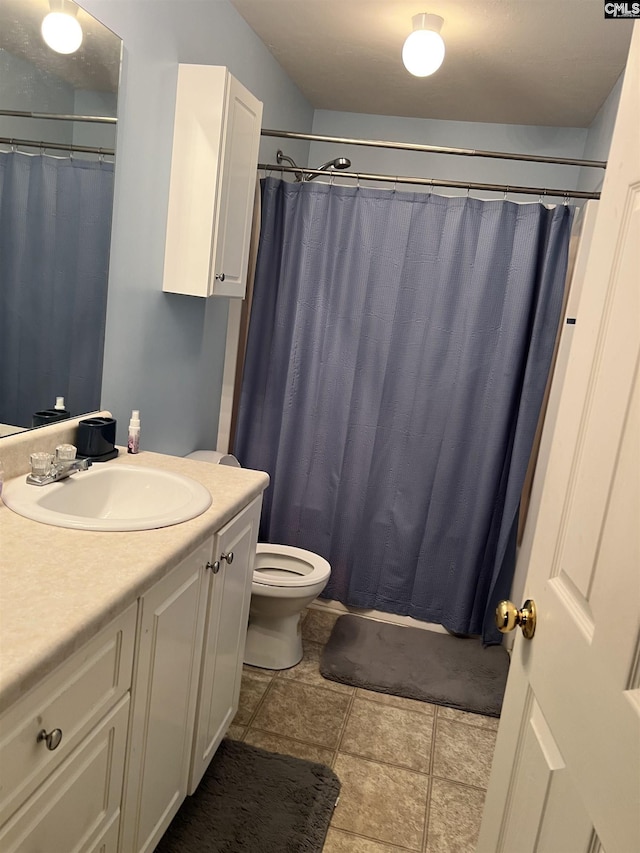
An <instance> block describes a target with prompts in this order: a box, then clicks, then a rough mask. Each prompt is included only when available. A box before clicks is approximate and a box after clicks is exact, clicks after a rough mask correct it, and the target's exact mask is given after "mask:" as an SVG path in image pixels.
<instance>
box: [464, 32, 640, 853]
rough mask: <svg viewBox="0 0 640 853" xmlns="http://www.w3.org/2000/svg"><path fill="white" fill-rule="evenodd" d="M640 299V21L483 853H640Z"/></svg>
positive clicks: (543, 498) (540, 489)
mask: <svg viewBox="0 0 640 853" xmlns="http://www.w3.org/2000/svg"><path fill="white" fill-rule="evenodd" d="M639 293H640V25H639V24H636V25H635V30H634V36H633V40H632V46H631V51H630V55H629V62H628V65H627V71H626V74H625V82H624V85H623V91H622V95H621V101H620V108H619V111H618V119H617V122H616V127H615V131H614V136H613V141H612V145H611V153H610V157H609V166H608V168H607V172H606V176H605V183H604V187H603V192H602V198H601V201H600V205H599V211H598V217H597V220H596V225H595V230H594V235H593V241H592V246H591V251H590V254H589V261H588V265H587V271H586V275H585V281H584V290H583V294H582V298H581V300H580V306H579V310H578V315H577V324H576V327H575V332H574V339H573V343H572V347H571V353H570V357H569V363H568V366H567V372H566V377H565V382H564V387H563V392H562V396H561V399H560V404H559V409H558V417H557V421H556V425H555V428H554V433H553V436H552V438H551V443H550V448H551V449H550V456H549V465H548V468H547V471H546V474H545V476H544V477H543V478H542V479H543V482H537V483H536V484H535V486H534V498H533V501H532V510H533V512H532V516H533V518H532V517H531V516H530V524H529V525H528V528H527V530H526V533H525V540H524V542H523V547H522V549H521V553H520V559H524V560H526V561H527V566H528V577H527V582H526V585H525V597H526V598H532V599H534V601H535V603H536V606H537V612H538V620H537V627H536V632H535V636H534V637H533V639H531V640H526V639H525V638H524V637H523V636H522V635H521V634H520V632H518V633H519V636H518V637H517V639H516V642H515V645H514V649H513V657H512V662H511V672H510V675H509V681H508V685H507V691H506V695H505V703H504V707H503V713H502V719H501V721H500V729H499V733H498V740H497V744H496V752H495V757H494V763H493V768H492V772H491V779H490V784H489V789H488V792H487V799H486V803H485V812H484V818H483V823H482V827H481V831H480V838H479V842H478V847H477V851H478V853H512V851H518V853H528V851H536V853H600V851H603V853H638V851H640V546H639V540H640V533H639V530H640V499H639V491H640V390H639V385H640V380H639V375H638V374H639V361H640V359H639V354H640V300H639ZM547 438H548V437H547ZM536 515H537V519H536ZM515 603H516V604H517V606H521V604H522V602H515Z"/></svg>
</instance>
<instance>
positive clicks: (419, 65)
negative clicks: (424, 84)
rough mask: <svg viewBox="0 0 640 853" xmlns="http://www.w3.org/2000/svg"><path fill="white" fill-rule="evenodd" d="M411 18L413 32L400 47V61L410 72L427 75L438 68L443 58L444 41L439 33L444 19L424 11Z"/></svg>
mask: <svg viewBox="0 0 640 853" xmlns="http://www.w3.org/2000/svg"><path fill="white" fill-rule="evenodd" d="M412 20H413V32H412V33H409V35H408V36H407V39H406V41H405V43H404V46H403V48H402V61H403V62H404V66H405V68H406V69H407V71H408V72H409V73H410V74H413V75H414V76H415V77H428V76H429V74H433V73H434V71H437V70H438V68H440V66H441V65H442V61H443V59H444V41H443V40H442V36H441V35H440V28H441V27H442V24H443V23H444V20H443V19H442V18H441V17H440V16H439V15H427V14H426V12H422V13H421V14H419V15H414V16H413V19H412Z"/></svg>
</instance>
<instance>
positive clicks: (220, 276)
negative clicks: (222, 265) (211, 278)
mask: <svg viewBox="0 0 640 853" xmlns="http://www.w3.org/2000/svg"><path fill="white" fill-rule="evenodd" d="M215 279H216V281H224V273H223V272H218V273H216V275H215Z"/></svg>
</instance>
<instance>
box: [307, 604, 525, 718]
mask: <svg viewBox="0 0 640 853" xmlns="http://www.w3.org/2000/svg"><path fill="white" fill-rule="evenodd" d="M508 670H509V655H508V654H507V652H506V651H505V649H503V648H502V646H489V647H487V648H484V647H483V645H482V641H481V640H479V639H476V638H460V637H454V636H452V635H450V634H438V633H436V632H435V631H427V630H424V629H422V628H413V627H408V626H404V625H391V624H388V623H386V622H375V621H374V620H372V619H365V618H363V617H362V616H353V615H351V614H349V615H347V616H341V617H340V618H339V619H338V620H337V622H336V624H335V626H334V628H333V631H332V633H331V636H330V637H329V641H328V643H327V645H326V646H325V647H324V649H323V651H322V655H321V658H320V673H321V674H322V675H323V676H324V677H325V678H328V679H330V680H331V681H339V682H341V683H342V684H351V685H353V686H355V687H364V688H365V689H366V690H375V691H377V692H378V693H391V694H393V695H394V696H405V697H406V698H408V699H420V700H422V701H423V702H433V703H434V704H436V705H447V706H448V707H450V708H457V709H458V710H460V711H471V712H473V713H475V714H486V715H487V716H489V717H499V716H500V709H501V708H502V698H503V696H504V688H505V684H506V681H507V672H508Z"/></svg>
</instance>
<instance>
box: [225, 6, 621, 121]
mask: <svg viewBox="0 0 640 853" xmlns="http://www.w3.org/2000/svg"><path fill="white" fill-rule="evenodd" d="M231 2H232V4H233V5H234V6H235V8H236V9H237V10H238V12H239V13H240V14H241V15H242V17H243V18H244V19H245V20H246V21H247V23H248V24H249V26H251V28H252V29H253V30H254V31H255V32H256V33H257V35H258V36H259V37H260V38H261V39H262V41H263V42H264V43H265V44H266V45H267V47H268V49H269V50H270V51H271V53H272V54H273V55H274V56H275V58H276V59H277V60H278V62H279V63H280V65H281V66H282V67H283V68H284V70H285V71H286V72H287V74H288V75H289V77H291V78H292V79H293V80H294V81H295V83H296V84H297V85H298V87H299V88H300V90H301V91H302V93H303V94H304V95H305V97H306V98H307V99H308V100H309V101H310V102H311V103H312V105H313V106H314V107H315V108H316V109H326V110H344V111H347V112H356V113H372V114H379V115H401V116H414V117H419V118H434V119H450V120H458V121H480V122H499V123H507V124H532V125H551V126H558V127H588V126H589V125H590V124H591V122H592V120H593V118H594V116H595V115H596V113H597V112H598V110H599V108H600V106H601V105H602V103H603V102H604V100H605V99H606V97H607V95H608V94H609V92H610V91H611V89H612V87H613V85H614V84H615V82H616V80H617V78H618V76H619V75H620V73H621V71H622V70H623V69H624V66H625V62H626V57H627V53H628V48H629V42H630V39H631V28H632V22H631V21H628V20H627V21H623V20H608V21H605V20H604V4H603V2H602V0H429V2H422V0H414V2H411V1H409V2H407V0H231ZM419 12H429V13H434V14H437V15H441V16H442V17H443V18H444V25H443V27H442V31H441V35H442V37H443V39H444V41H445V44H446V55H445V60H444V63H443V65H442V67H441V68H440V70H439V71H437V72H436V73H435V74H434V75H433V76H432V77H426V78H423V79H418V78H416V77H412V76H411V75H410V74H409V73H408V72H407V71H406V70H405V69H404V66H403V65H402V61H401V58H400V54H401V50H402V44H403V42H404V39H405V38H406V36H407V35H408V33H409V32H410V31H411V18H412V16H413V15H415V14H418V13H419Z"/></svg>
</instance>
